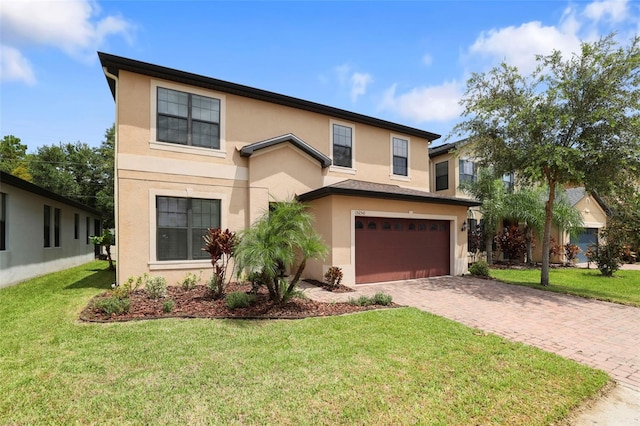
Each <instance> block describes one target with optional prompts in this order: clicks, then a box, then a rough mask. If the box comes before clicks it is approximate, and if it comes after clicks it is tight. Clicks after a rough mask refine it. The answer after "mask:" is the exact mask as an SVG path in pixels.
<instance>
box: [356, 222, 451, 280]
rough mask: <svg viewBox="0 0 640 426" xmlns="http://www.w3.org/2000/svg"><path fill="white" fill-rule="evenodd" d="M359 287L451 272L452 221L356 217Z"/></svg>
mask: <svg viewBox="0 0 640 426" xmlns="http://www.w3.org/2000/svg"><path fill="white" fill-rule="evenodd" d="M355 228H356V230H355V231H356V241H355V246H356V248H355V251H356V284H364V283H373V282H381V281H397V280H406V279H413V278H426V277H436V276H440V275H449V273H450V239H449V235H450V234H449V232H450V230H449V228H450V225H449V221H446V220H413V219H393V218H379V217H360V216H358V217H356V219H355Z"/></svg>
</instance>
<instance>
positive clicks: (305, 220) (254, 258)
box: [235, 201, 327, 303]
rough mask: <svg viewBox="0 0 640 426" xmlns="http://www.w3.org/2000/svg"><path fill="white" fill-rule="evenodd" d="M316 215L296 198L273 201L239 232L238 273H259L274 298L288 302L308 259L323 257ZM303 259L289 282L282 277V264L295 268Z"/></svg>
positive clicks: (322, 246)
mask: <svg viewBox="0 0 640 426" xmlns="http://www.w3.org/2000/svg"><path fill="white" fill-rule="evenodd" d="M312 222H313V216H312V215H311V214H309V212H307V210H306V206H305V205H304V204H302V203H299V202H297V201H278V202H275V203H272V205H271V208H270V211H268V212H265V213H264V214H263V215H262V217H260V219H258V220H257V221H256V222H255V223H254V224H253V226H252V227H251V228H248V229H245V230H244V231H242V232H241V234H240V243H239V244H238V247H237V248H236V251H235V259H236V262H237V266H238V273H241V272H242V271H248V272H253V273H257V274H258V276H259V279H260V281H261V282H262V283H263V284H264V285H266V286H267V289H268V290H269V295H270V297H271V300H273V301H275V302H277V303H283V302H286V301H287V300H288V299H289V298H290V297H291V295H292V294H293V293H294V291H295V287H296V284H297V283H298V281H299V280H300V276H301V275H302V272H303V271H304V268H305V266H306V263H307V259H317V258H322V257H324V256H325V255H326V253H327V247H326V246H325V245H324V243H323V242H322V239H321V237H320V235H319V234H318V233H317V232H316V230H315V229H314V228H313V226H312ZM298 259H299V261H300V263H299V264H298V267H297V269H296V272H295V274H294V276H293V278H292V279H291V281H290V282H289V283H287V282H286V281H284V280H283V279H282V278H281V277H280V270H281V268H282V267H285V268H293V266H294V264H295V262H296V260H298Z"/></svg>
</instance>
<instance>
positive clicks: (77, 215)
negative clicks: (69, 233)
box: [73, 213, 80, 240]
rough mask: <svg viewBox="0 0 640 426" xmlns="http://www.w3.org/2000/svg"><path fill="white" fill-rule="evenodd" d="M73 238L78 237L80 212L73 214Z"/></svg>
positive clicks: (77, 238) (76, 238)
mask: <svg viewBox="0 0 640 426" xmlns="http://www.w3.org/2000/svg"><path fill="white" fill-rule="evenodd" d="M73 239H74V240H79V239H80V213H74V214H73Z"/></svg>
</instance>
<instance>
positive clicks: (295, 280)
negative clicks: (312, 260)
mask: <svg viewBox="0 0 640 426" xmlns="http://www.w3.org/2000/svg"><path fill="white" fill-rule="evenodd" d="M306 265H307V258H306V257H305V258H304V259H302V262H300V265H299V266H298V270H297V271H296V274H295V275H294V277H293V279H292V280H291V283H290V284H289V288H287V294H289V293H291V292H292V291H293V289H294V288H295V287H296V284H297V283H298V281H300V276H301V275H302V271H304V268H305V266H306Z"/></svg>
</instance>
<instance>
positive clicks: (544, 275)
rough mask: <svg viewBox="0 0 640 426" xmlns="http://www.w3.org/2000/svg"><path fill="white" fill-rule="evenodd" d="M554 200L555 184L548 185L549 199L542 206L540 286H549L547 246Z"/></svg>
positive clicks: (549, 241) (549, 242) (549, 239)
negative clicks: (542, 231)
mask: <svg viewBox="0 0 640 426" xmlns="http://www.w3.org/2000/svg"><path fill="white" fill-rule="evenodd" d="M555 199H556V184H555V182H553V183H549V199H548V200H547V201H546V203H545V206H544V236H543V237H542V271H541V272H540V285H543V286H548V285H549V246H550V244H551V223H552V220H553V203H554V201H555Z"/></svg>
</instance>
